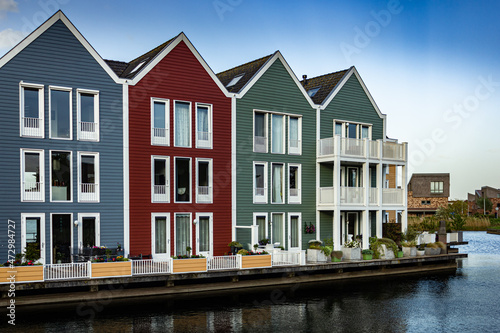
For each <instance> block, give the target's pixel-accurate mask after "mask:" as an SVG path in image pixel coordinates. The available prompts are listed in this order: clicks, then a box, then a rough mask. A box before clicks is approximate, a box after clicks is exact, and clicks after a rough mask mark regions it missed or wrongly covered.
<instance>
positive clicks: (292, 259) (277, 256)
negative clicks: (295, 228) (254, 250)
mask: <svg viewBox="0 0 500 333" xmlns="http://www.w3.org/2000/svg"><path fill="white" fill-rule="evenodd" d="M272 262H273V266H290V265H300V252H288V251H279V252H274V253H273V255H272Z"/></svg>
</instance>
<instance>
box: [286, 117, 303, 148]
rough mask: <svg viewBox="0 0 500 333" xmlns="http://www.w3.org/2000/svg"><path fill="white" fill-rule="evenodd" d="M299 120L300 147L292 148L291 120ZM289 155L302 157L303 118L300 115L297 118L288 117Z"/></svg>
mask: <svg viewBox="0 0 500 333" xmlns="http://www.w3.org/2000/svg"><path fill="white" fill-rule="evenodd" d="M291 118H297V119H298V121H297V127H298V128H297V130H298V133H297V140H298V143H297V145H298V147H296V148H295V147H291V145H290V144H291V139H290V119H291ZM288 154H290V155H302V117H301V116H300V115H297V116H289V117H288Z"/></svg>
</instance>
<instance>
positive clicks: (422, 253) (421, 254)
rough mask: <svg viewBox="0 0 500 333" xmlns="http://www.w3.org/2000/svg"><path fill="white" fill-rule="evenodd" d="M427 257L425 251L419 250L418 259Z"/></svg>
mask: <svg viewBox="0 0 500 333" xmlns="http://www.w3.org/2000/svg"><path fill="white" fill-rule="evenodd" d="M423 255H425V251H424V250H417V257H421V256H423Z"/></svg>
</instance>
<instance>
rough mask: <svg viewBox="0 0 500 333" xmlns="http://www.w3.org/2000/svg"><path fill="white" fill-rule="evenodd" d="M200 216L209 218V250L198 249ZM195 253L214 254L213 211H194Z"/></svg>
mask: <svg viewBox="0 0 500 333" xmlns="http://www.w3.org/2000/svg"><path fill="white" fill-rule="evenodd" d="M200 217H208V218H209V238H210V241H209V248H210V249H209V251H208V252H206V251H200V250H199V249H200ZM196 254H202V255H203V256H210V257H211V256H213V254H214V214H213V213H196Z"/></svg>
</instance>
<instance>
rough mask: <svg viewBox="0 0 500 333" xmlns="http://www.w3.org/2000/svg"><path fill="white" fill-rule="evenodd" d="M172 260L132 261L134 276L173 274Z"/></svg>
mask: <svg viewBox="0 0 500 333" xmlns="http://www.w3.org/2000/svg"><path fill="white" fill-rule="evenodd" d="M171 272H172V267H171V260H166V261H156V260H154V259H142V260H132V275H145V274H159V273H171Z"/></svg>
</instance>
